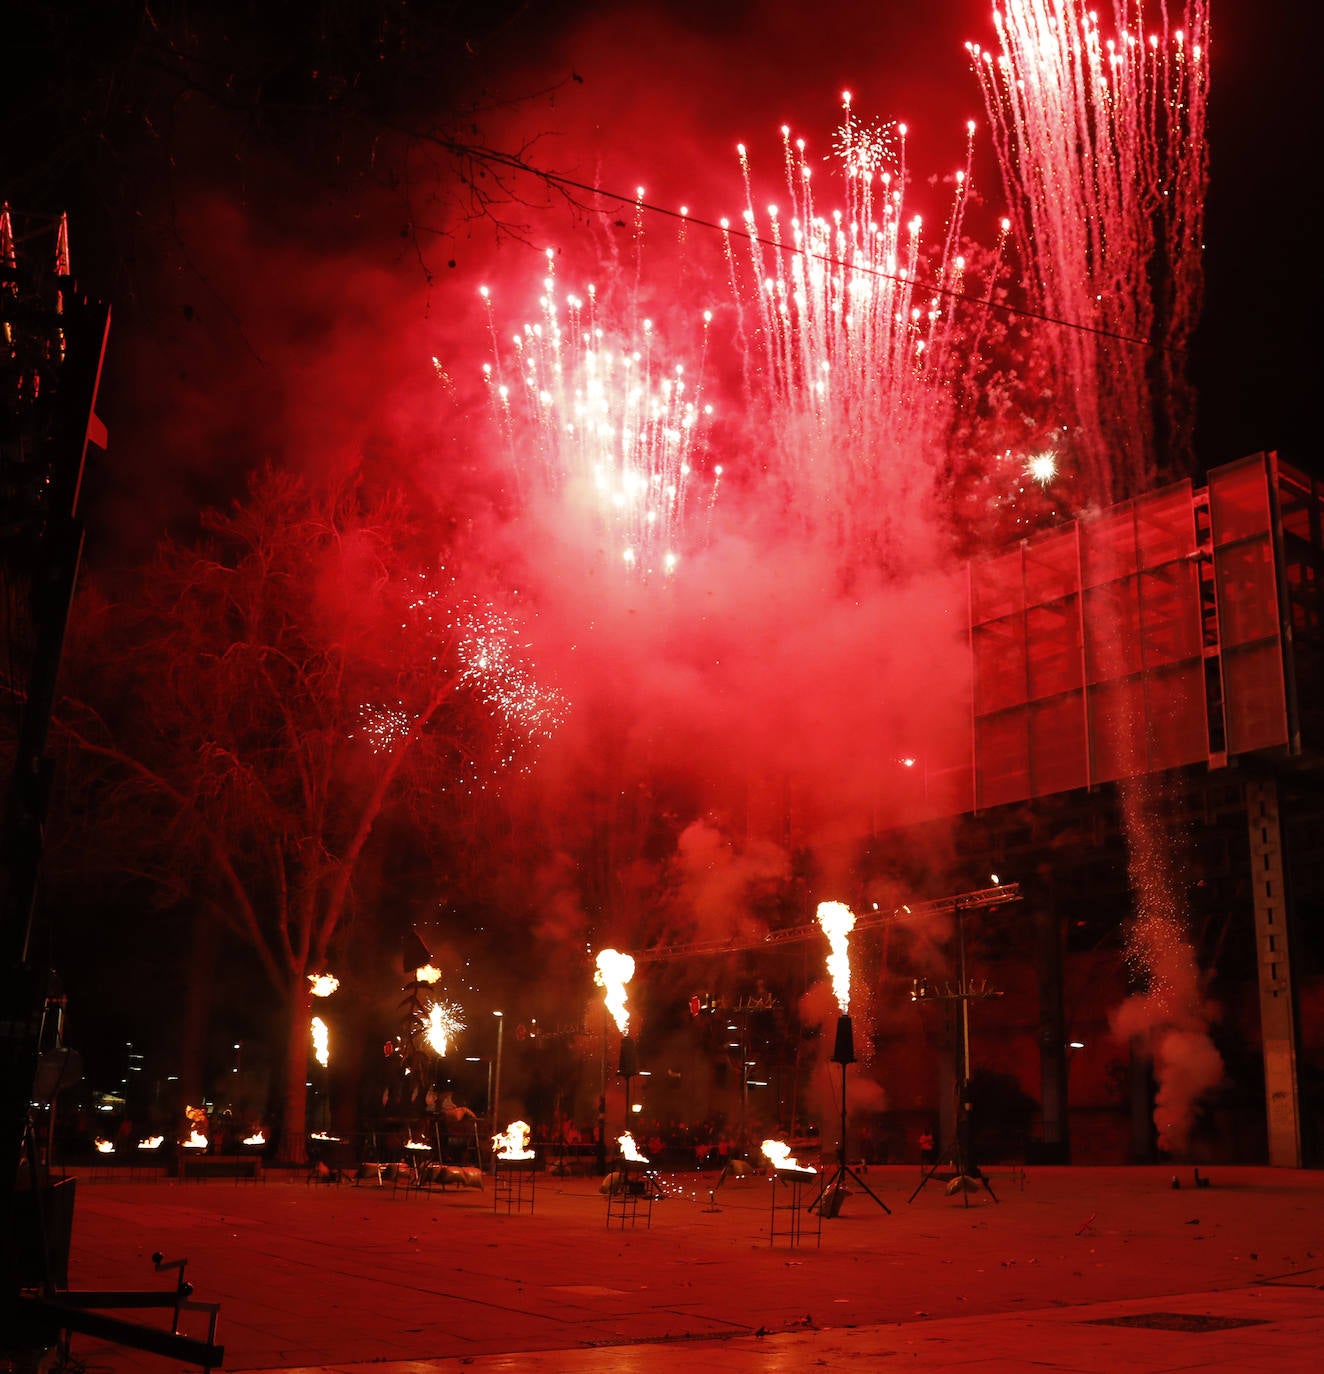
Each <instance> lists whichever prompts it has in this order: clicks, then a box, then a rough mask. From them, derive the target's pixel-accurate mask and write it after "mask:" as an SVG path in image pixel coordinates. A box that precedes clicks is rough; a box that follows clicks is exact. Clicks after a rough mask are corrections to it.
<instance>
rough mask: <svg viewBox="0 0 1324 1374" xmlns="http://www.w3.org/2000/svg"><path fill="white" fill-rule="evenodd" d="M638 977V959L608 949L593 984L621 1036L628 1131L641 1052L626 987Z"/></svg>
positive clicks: (602, 1113) (603, 1110)
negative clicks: (634, 1029) (636, 1039)
mask: <svg viewBox="0 0 1324 1374" xmlns="http://www.w3.org/2000/svg"><path fill="white" fill-rule="evenodd" d="M633 977H634V958H633V956H631V955H629V954H622V953H621V952H620V951H619V950H615V949H604V950H602V951H601V952H600V953H599V955H598V958H597V972H596V973H595V974H594V975H593V981H594V982H595V983H596V984H597V985H598V987H600V988H601V989H602V990H603V992H602V1000H603V1004H604V1005H605V1007H606V1009H607V1011H608V1012H610V1013H611V1018H612V1020H613V1021H615V1022H616V1029H617V1030H619V1031H620V1033H621V1054H620V1059H619V1060H618V1061H617V1065H616V1072H617V1075H618V1077H621V1078H623V1079H625V1131H626V1133H627V1134H628V1133H629V1130H630V1106H631V1104H630V1096H631V1089H632V1085H633V1080H634V1076H635V1075H636V1074H637V1073H638V1072H639V1051H638V1048H637V1047H636V1045H635V1042H634V1040H633V1039H632V1038H631V1035H630V1009H629V1007H627V1006H626V991H625V987H626V984H627V983H629V981H630V979H631V978H633ZM606 1096H607V1048H606V1045H605V1044H604V1045H603V1049H602V1101H601V1102H600V1103H599V1110H598V1135H599V1139H598V1148H599V1154H600V1155H601V1156H602V1158H601V1159H600V1160H599V1163H600V1165H601V1168H602V1172H604V1173H605V1172H606V1157H605V1155H606V1141H607V1101H606Z"/></svg>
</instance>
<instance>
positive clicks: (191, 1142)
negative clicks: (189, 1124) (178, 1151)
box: [179, 1126, 207, 1150]
mask: <svg viewBox="0 0 1324 1374" xmlns="http://www.w3.org/2000/svg"><path fill="white" fill-rule="evenodd" d="M179 1143H180V1144H181V1145H182V1146H183V1147H184V1148H185V1149H186V1150H205V1149H206V1148H207V1137H206V1136H205V1135H203V1133H202V1132H201V1131H200V1130H198V1128H197V1127H196V1126H195V1127H194V1128H193V1129H192V1130H191V1131H190V1132H189V1137H188V1139H187V1140H181V1141H180V1142H179Z"/></svg>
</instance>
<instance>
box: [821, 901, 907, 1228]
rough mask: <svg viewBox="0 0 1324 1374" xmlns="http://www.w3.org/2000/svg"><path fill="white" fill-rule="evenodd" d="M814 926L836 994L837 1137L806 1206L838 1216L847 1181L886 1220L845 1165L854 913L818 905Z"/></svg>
mask: <svg viewBox="0 0 1324 1374" xmlns="http://www.w3.org/2000/svg"><path fill="white" fill-rule="evenodd" d="M818 924H819V925H820V926H822V927H823V934H824V935H826V936H827V938H828V946H829V950H830V952H829V954H828V958H827V967H828V974H829V976H830V977H831V979H832V991H833V992H834V993H835V994H836V998H837V1010H838V1012H839V1013H840V1014H839V1015H838V1017H837V1031H836V1039H835V1040H834V1041H833V1045H832V1063H834V1064H836V1065H838V1066H839V1067H840V1069H841V1134H840V1135H839V1136H838V1137H837V1167H836V1168H835V1169H834V1170H833V1171H832V1173H831V1174H829V1175H828V1176H827V1177H826V1178H825V1179H824V1180H823V1186H822V1187H821V1188H820V1189H819V1190H818V1196H817V1197H816V1198H815V1199H814V1200H813V1202H811V1203H810V1204H809V1210H810V1211H811V1212H814V1211H816V1212H818V1214H819V1216H821V1217H835V1216H838V1215H839V1214H840V1212H841V1204H842V1203H843V1202H844V1201H845V1200H846V1198H847V1196H848V1195H849V1193H850V1191H851V1190H850V1189H849V1188H847V1187H846V1180H847V1178H849V1179H851V1180H852V1182H854V1184H855V1185H856V1187H858V1188H859V1189H860V1191H861V1192H864V1193H867V1194H868V1195H869V1196H870V1197H871V1198H873V1200H874V1201H875V1202H876V1203H877V1204H878V1205H879V1206H880V1207H881V1208H882V1209H883V1211H884V1212H886V1213H887V1214H888V1215H889V1216H891V1214H892V1209H891V1208H890V1207H889V1206H888V1205H887V1203H885V1202H884V1201H883V1200H882V1198H880V1197H879V1196H878V1194H877V1193H875V1192H874V1190H873V1189H872V1188H870V1187H869V1185H868V1184H867V1183H866V1182H865V1181H864V1180H863V1179H862V1178H861V1177H860V1176H859V1174H858V1173H857V1172H856V1171H855V1170H854V1169H852V1168H851V1167H850V1165H848V1164H847V1163H846V1066H847V1064H853V1063H855V1032H854V1030H853V1028H852V1026H851V1019H850V951H849V948H848V937H849V935H850V933H851V931H852V930H854V929H855V913H854V912H853V911H852V910H851V909H850V907H848V906H847V905H846V904H845V903H844V902H820V903H819V904H818Z"/></svg>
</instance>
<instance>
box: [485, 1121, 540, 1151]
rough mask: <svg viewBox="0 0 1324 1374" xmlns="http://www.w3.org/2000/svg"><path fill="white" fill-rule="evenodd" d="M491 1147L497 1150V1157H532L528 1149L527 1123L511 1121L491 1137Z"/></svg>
mask: <svg viewBox="0 0 1324 1374" xmlns="http://www.w3.org/2000/svg"><path fill="white" fill-rule="evenodd" d="M492 1148H493V1149H494V1150H495V1151H496V1152H497V1158H498V1159H532V1158H533V1153H534V1152H533V1151H532V1150H531V1149H529V1123H528V1122H527V1121H512V1122H511V1123H510V1125H509V1126H507V1127H506V1129H505V1130H504V1131H498V1132H497V1133H496V1135H494V1136H493V1137H492Z"/></svg>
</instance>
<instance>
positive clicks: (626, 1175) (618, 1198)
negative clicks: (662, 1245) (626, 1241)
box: [607, 1163, 658, 1231]
mask: <svg viewBox="0 0 1324 1374" xmlns="http://www.w3.org/2000/svg"><path fill="white" fill-rule="evenodd" d="M657 1195H658V1190H657V1185H656V1184H655V1183H654V1181H653V1176H652V1174H651V1173H648V1172H647V1171H644V1172H641V1173H638V1174H631V1173H630V1170H629V1166H628V1165H626V1164H625V1163H622V1164H621V1166H620V1168H619V1169H617V1170H616V1178H615V1179H614V1180H613V1182H612V1185H611V1187H610V1188H609V1189H608V1190H607V1230H609V1231H610V1230H611V1228H612V1225H613V1224H615V1225H616V1226H617V1227H618V1229H620V1230H622V1231H624V1230H625V1228H626V1227H627V1226H629V1227H630V1228H632V1229H633V1228H634V1227H635V1226H638V1224H639V1214H640V1211H641V1210H642V1211H643V1217H644V1226H645V1228H647V1229H651V1228H652V1225H653V1200H654V1199H655V1198H656V1197H657Z"/></svg>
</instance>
